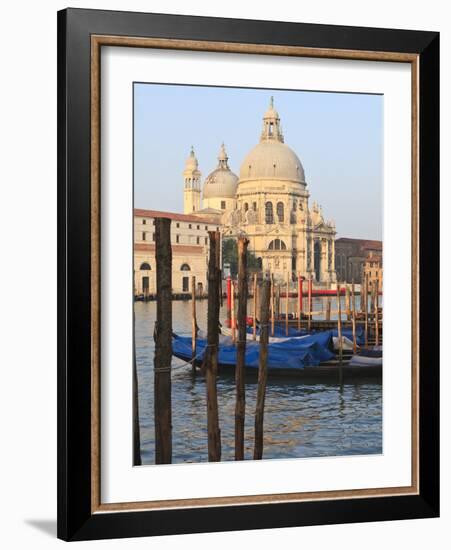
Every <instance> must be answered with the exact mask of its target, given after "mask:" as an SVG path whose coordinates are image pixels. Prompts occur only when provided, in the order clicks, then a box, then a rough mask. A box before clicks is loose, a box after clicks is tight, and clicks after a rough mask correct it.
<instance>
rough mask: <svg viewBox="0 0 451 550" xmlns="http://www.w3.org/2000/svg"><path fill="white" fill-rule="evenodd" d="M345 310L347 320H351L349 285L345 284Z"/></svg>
mask: <svg viewBox="0 0 451 550" xmlns="http://www.w3.org/2000/svg"><path fill="white" fill-rule="evenodd" d="M345 308H346V319H347V320H348V321H350V320H351V298H350V294H349V285H348V283H345Z"/></svg>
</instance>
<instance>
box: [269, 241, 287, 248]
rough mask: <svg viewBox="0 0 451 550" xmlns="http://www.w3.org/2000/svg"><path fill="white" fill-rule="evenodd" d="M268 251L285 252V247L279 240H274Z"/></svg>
mask: <svg viewBox="0 0 451 550" xmlns="http://www.w3.org/2000/svg"><path fill="white" fill-rule="evenodd" d="M268 249H269V250H286V249H287V245H286V244H285V243H284V242H283V241H281V240H280V239H274V240H273V241H271V242H270V243H269V246H268Z"/></svg>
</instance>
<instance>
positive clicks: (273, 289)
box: [271, 274, 276, 336]
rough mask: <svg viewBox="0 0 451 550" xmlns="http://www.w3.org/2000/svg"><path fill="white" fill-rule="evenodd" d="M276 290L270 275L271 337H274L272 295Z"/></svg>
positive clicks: (272, 276) (272, 277)
mask: <svg viewBox="0 0 451 550" xmlns="http://www.w3.org/2000/svg"><path fill="white" fill-rule="evenodd" d="M275 291H276V289H275V286H274V275H273V274H271V336H274V322H275V320H274V316H275V312H274V307H275V306H274V299H275V297H274V293H275Z"/></svg>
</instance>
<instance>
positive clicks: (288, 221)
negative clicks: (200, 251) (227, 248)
mask: <svg viewBox="0 0 451 550" xmlns="http://www.w3.org/2000/svg"><path fill="white" fill-rule="evenodd" d="M228 160H229V159H228V157H227V153H226V150H225V147H224V144H222V145H221V148H220V151H219V156H218V166H217V168H216V169H215V170H214V171H213V172H212V173H211V174H209V175H208V176H207V177H206V179H205V181H204V185H203V189H202V191H201V172H200V171H199V166H198V161H197V159H196V156H195V153H194V150H193V149H192V150H191V153H190V155H189V157H188V159H187V161H186V166H185V170H184V172H183V176H184V184H185V189H184V211H185V214H190V215H193V214H194V215H196V216H197V215H198V216H201V217H206V216H208V217H209V218H212V219H214V220H215V222H216V223H217V224H218V226H220V228H221V231H222V235H223V236H224V238H227V237H237V236H240V235H245V236H246V237H247V238H248V239H249V250H251V251H252V252H253V253H254V254H255V256H256V257H257V258H259V259H260V262H261V266H262V269H263V270H265V271H270V272H271V273H273V274H274V277H275V278H276V279H281V280H286V276H287V272H288V273H289V274H291V275H292V277H293V278H294V277H296V276H297V275H298V274H300V275H301V276H304V277H305V278H310V277H313V279H314V280H315V281H316V282H317V283H324V284H325V285H327V284H328V283H334V282H336V274H335V258H334V255H335V234H336V231H335V224H334V223H333V222H331V221H325V219H324V218H323V213H322V210H321V207H320V206H318V205H317V204H316V203H315V202H313V204H312V206H311V207H310V206H309V197H310V194H309V191H308V190H307V182H306V179H305V173H304V168H303V166H302V164H301V161H300V160H299V158H298V156H297V155H296V153H295V152H294V151H293V150H292V149H290V147H288V145H286V143H285V142H284V137H283V133H282V128H281V125H280V117H279V114H278V112H277V111H276V109H275V108H274V102H273V98H271V102H270V105H269V108H268V110H267V111H266V113H265V114H264V116H263V128H262V132H261V135H260V142H259V143H258V144H257V145H256V146H255V147H254V148H253V149H251V151H249V153H248V154H247V155H246V157H245V158H244V160H243V161H242V163H241V168H240V175H239V177H238V176H237V175H236V174H234V173H233V172H232V171H231V170H230V167H229V164H228ZM201 195H202V197H201ZM201 199H202V208H201Z"/></svg>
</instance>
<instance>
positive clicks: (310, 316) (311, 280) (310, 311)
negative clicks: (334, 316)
mask: <svg viewBox="0 0 451 550" xmlns="http://www.w3.org/2000/svg"><path fill="white" fill-rule="evenodd" d="M312 290H313V278H312V276H310V279H309V280H308V331H309V332H310V331H311V329H312Z"/></svg>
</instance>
